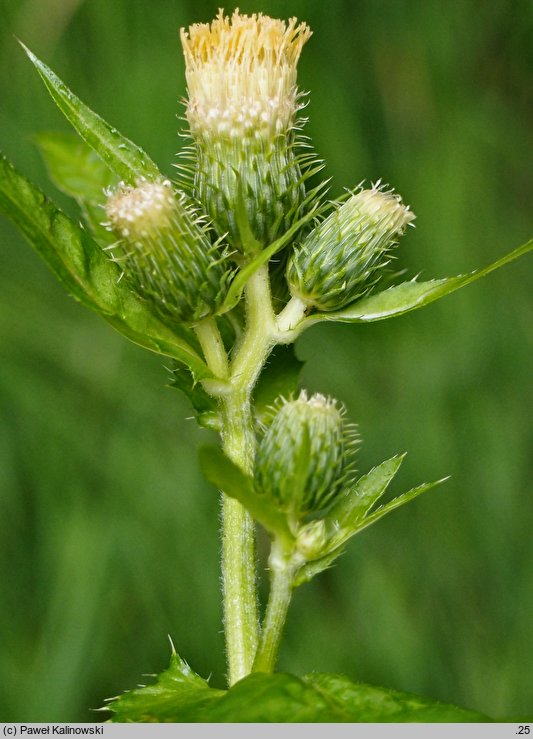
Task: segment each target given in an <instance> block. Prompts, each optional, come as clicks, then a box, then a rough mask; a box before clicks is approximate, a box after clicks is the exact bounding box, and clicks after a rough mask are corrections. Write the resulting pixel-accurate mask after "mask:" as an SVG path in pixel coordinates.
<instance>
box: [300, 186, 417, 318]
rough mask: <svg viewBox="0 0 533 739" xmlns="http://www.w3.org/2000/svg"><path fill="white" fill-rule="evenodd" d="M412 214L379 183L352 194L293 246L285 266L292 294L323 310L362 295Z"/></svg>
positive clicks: (381, 266) (383, 264)
mask: <svg viewBox="0 0 533 739" xmlns="http://www.w3.org/2000/svg"><path fill="white" fill-rule="evenodd" d="M414 218H415V216H414V213H412V211H411V210H410V209H409V207H408V206H406V205H404V204H403V202H402V199H401V197H400V196H399V195H398V194H397V193H395V192H394V191H393V190H388V189H386V187H384V186H381V185H380V184H379V183H377V184H376V185H373V186H372V187H371V188H370V189H367V190H363V189H360V190H358V191H357V192H355V193H353V194H352V195H350V197H348V199H347V200H345V201H344V202H343V203H342V204H338V205H337V206H336V207H335V208H334V210H333V212H332V213H330V215H329V216H328V217H327V218H326V219H325V220H323V221H322V222H321V223H319V224H318V225H317V226H316V227H315V228H314V229H313V231H311V233H309V234H308V236H307V237H306V239H305V240H304V241H303V243H302V244H300V245H299V246H298V247H297V248H296V249H295V251H294V254H293V255H292V257H291V259H290V260H289V263H288V267H287V281H288V283H289V287H290V291H291V294H292V295H293V296H295V297H297V298H299V299H300V300H302V301H303V303H305V304H306V305H307V306H308V307H310V308H316V309H318V310H321V311H333V310H338V309H340V308H342V307H344V306H345V305H347V304H348V303H351V302H353V301H355V300H357V299H358V298H361V297H362V296H363V295H365V294H366V293H367V292H368V291H369V290H370V289H371V287H372V286H373V285H374V284H375V283H376V281H377V280H379V278H380V276H381V270H382V269H383V268H384V267H385V266H386V265H387V264H388V262H389V261H390V251H391V249H392V248H393V247H394V246H395V245H396V243H397V240H398V237H399V236H401V235H402V234H403V233H404V231H405V228H406V226H407V225H409V224H411V223H412V221H413V220H414Z"/></svg>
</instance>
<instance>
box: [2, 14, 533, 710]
mask: <svg viewBox="0 0 533 739" xmlns="http://www.w3.org/2000/svg"><path fill="white" fill-rule="evenodd" d="M217 7H218V3H213V2H207V1H204V2H196V3H192V2H189V3H186V2H181V1H179V0H176V1H175V2H170V3H169V2H162V1H159V2H152V3H144V2H140V0H128V2H126V0H114V2H113V3H109V2H107V0H92V1H91V2H85V3H83V2H74V1H73V0H71V2H69V3H65V2H59V1H58V0H40V2H39V3H37V2H35V1H34V0H24V2H15V1H14V0H10V1H9V2H8V1H7V0H0V20H1V21H2V22H1V23H0V146H1V148H3V149H4V150H5V151H6V153H7V154H8V155H9V156H10V157H11V158H12V159H14V160H15V162H16V163H17V164H18V165H19V166H20V167H21V168H22V169H23V170H24V171H25V172H27V173H28V174H29V175H30V176H32V177H33V178H34V179H35V180H36V181H38V182H39V183H40V184H41V185H43V186H44V187H45V188H46V189H47V191H48V192H50V193H53V188H52V187H51V186H50V185H49V184H47V183H46V176H45V173H44V170H43V166H42V164H41V162H40V161H39V158H38V155H37V153H36V152H35V149H34V148H33V147H32V143H31V136H32V134H33V133H34V132H36V131H39V130H42V129H50V128H52V129H62V128H65V126H66V124H64V122H63V121H62V119H61V117H60V115H59V113H57V112H56V111H55V110H54V108H53V105H52V103H51V102H50V101H49V100H48V99H47V97H46V94H45V92H44V91H43V90H42V89H41V85H40V82H39V81H38V79H37V78H36V75H35V73H34V71H33V70H32V69H31V68H30V65H28V63H27V61H26V60H25V59H24V58H23V55H22V54H21V53H20V52H19V50H18V48H17V44H16V42H15V41H14V40H13V38H12V34H16V35H18V36H20V37H22V39H23V40H24V41H25V42H26V43H28V44H29V45H30V47H32V48H33V49H34V50H35V51H36V52H37V53H39V54H41V55H42V56H43V57H44V58H45V59H46V60H47V61H48V62H49V63H50V64H51V65H52V66H53V67H54V68H55V69H56V70H57V71H58V72H59V73H60V75H61V76H63V77H64V78H65V80H66V81H67V82H68V83H69V84H71V86H72V87H73V88H74V89H75V90H76V91H77V92H78V94H79V95H80V96H81V97H82V99H85V100H86V101H87V102H89V103H90V104H91V106H93V107H94V108H95V109H96V110H98V111H99V112H101V113H102V114H103V115H104V117H106V118H107V119H108V120H110V121H112V122H113V123H114V124H115V125H117V127H119V128H120V129H121V130H122V131H123V132H124V133H125V134H126V135H128V136H130V137H131V138H133V139H134V140H135V141H137V142H138V143H140V144H141V145H142V146H144V147H145V148H147V149H148V150H149V151H150V153H151V154H152V155H153V156H154V158H156V160H157V161H159V163H160V164H161V165H162V166H164V167H166V171H167V172H169V173H171V168H170V166H169V164H170V162H171V161H172V159H173V156H174V154H175V152H176V151H177V150H178V148H179V146H180V142H179V140H178V138H177V136H176V133H177V130H178V128H179V122H178V121H177V120H176V118H175V115H176V113H177V112H180V113H181V109H180V106H179V104H178V99H179V98H180V97H181V96H182V95H183V94H184V80H183V63H182V59H181V53H180V49H179V46H178V34H177V31H178V27H179V26H180V25H187V24H189V23H191V22H193V21H197V20H200V21H207V20H209V19H210V18H211V17H212V16H213V15H214V14H215V13H216V10H217ZM240 7H241V10H242V11H244V12H249V11H253V10H262V11H264V12H266V13H270V14H272V15H278V16H281V17H286V16H288V15H292V14H295V15H298V16H299V17H301V18H303V19H305V20H307V21H308V22H309V23H310V24H311V26H312V28H313V30H314V32H315V35H314V36H313V38H312V40H311V42H310V43H309V45H308V47H307V48H306V49H305V51H304V55H303V59H302V64H301V73H300V80H301V85H302V87H303V88H304V89H309V90H311V91H312V99H311V103H310V105H309V107H308V109H307V111H308V113H309V116H310V123H309V125H308V128H307V132H308V133H309V134H310V135H311V136H312V137H313V140H314V143H315V145H316V148H317V150H318V153H319V154H320V155H321V156H323V157H325V158H326V160H327V162H328V168H327V172H328V174H329V175H333V176H334V177H335V180H334V185H333V194H338V193H340V192H341V191H342V188H344V187H351V186H353V185H355V184H357V183H358V182H359V181H360V180H362V179H364V178H366V179H377V178H379V177H382V178H384V180H385V181H388V182H390V183H391V184H393V185H394V186H396V187H397V188H398V189H399V190H400V192H402V193H403V194H404V196H405V198H406V200H407V202H409V203H410V204H411V205H412V207H413V210H414V211H415V212H416V214H417V216H418V220H417V229H416V231H415V232H410V233H409V235H408V236H407V237H406V238H405V240H404V242H403V244H402V247H401V250H400V252H399V265H400V266H402V267H404V266H405V267H409V269H410V274H414V273H416V272H419V271H422V272H423V275H424V276H427V277H430V276H444V275H447V274H454V273H457V272H460V271H464V270H468V269H471V268H474V267H475V266H477V265H481V264H483V263H485V262H488V261H490V260H492V259H494V258H496V257H497V256H498V255H500V254H502V253H503V252H505V251H507V250H510V249H511V248H512V247H514V246H516V245H518V244H519V243H522V242H523V241H525V240H526V239H527V238H529V237H530V236H531V231H532V230H533V229H532V219H531V208H530V202H531V193H532V184H533V183H532V175H531V153H532V143H533V141H532V131H533V126H532V123H533V100H532V98H531V95H530V80H531V74H532V72H533V57H532V54H533V51H532V49H531V44H530V38H531V32H532V30H533V9H532V7H531V5H530V4H529V3H528V2H525V0H519V1H518V2H516V3H514V4H513V5H512V7H511V6H510V5H509V4H508V3H506V2H504V1H503V0H493V1H492V2H491V3H478V2H474V0H468V1H467V2H464V1H461V2H459V1H458V2H450V3H446V4H445V5H443V4H442V3H439V2H437V0H428V1H427V2H425V3H417V2H415V0H401V1H400V2H395V3H391V2H385V0H381V1H379V0H361V1H360V2H356V3H347V2H335V1H334V2H332V3H329V4H324V3H318V2H309V1H308V2H303V0H295V1H294V2H291V3H286V2H283V3H282V2H281V1H278V2H274V0H270V1H265V2H263V3H262V4H261V6H258V5H254V4H252V3H250V2H246V3H244V2H243V3H241V4H240ZM227 9H228V10H230V9H231V8H229V7H228V8H227ZM54 197H56V199H57V200H58V201H59V202H61V203H62V204H63V205H65V201H64V200H63V199H62V198H61V197H60V196H58V195H56V194H54ZM0 229H1V230H0V240H1V249H0V264H1V269H0V337H1V338H0V340H1V357H2V361H1V362H0V413H1V429H0V470H1V473H0V496H1V497H0V506H1V510H0V521H1V524H0V526H1V541H2V546H1V548H0V592H1V604H2V605H1V607H0V633H1V635H2V638H1V640H0V652H1V653H0V684H1V685H2V690H1V691H0V719H1V720H3V721H15V720H20V721H32V720H33V721H45V720H56V721H68V720H91V716H92V714H91V713H90V712H89V710H88V709H89V708H91V707H98V705H100V704H101V702H102V700H103V699H104V698H105V697H106V696H109V695H113V694H116V693H117V692H119V691H120V690H122V689H124V688H126V687H129V686H133V685H134V684H136V682H137V681H138V680H139V679H140V675H141V673H143V672H144V673H146V672H155V671H157V670H160V669H161V668H163V667H164V666H165V664H166V661H167V658H168V644H167V642H166V635H167V634H170V635H171V636H172V638H173V639H174V641H175V643H176V646H177V648H178V650H179V651H180V652H182V653H183V655H184V657H186V658H187V659H188V660H189V661H190V662H191V664H192V665H193V667H194V668H195V669H196V670H198V671H199V672H201V673H202V674H204V675H208V674H210V673H212V674H213V684H222V682H223V672H224V665H223V654H222V650H223V644H222V642H223V640H222V635H221V633H220V629H221V626H220V605H219V593H218V543H217V539H216V530H217V525H218V520H217V519H218V502H217V500H216V494H215V492H214V491H213V490H211V489H210V488H209V487H208V486H207V485H206V484H204V483H203V482H202V481H201V479H200V477H199V472H198V466H197V463H196V457H195V448H196V446H197V444H198V443H199V442H200V441H201V440H202V439H204V438H205V437H206V433H207V432H201V431H197V430H196V429H195V427H194V425H193V422H191V421H187V420H185V419H186V416H188V415H189V409H188V407H187V404H186V403H185V402H184V401H182V399H181V398H180V397H179V396H178V395H177V394H176V393H174V392H173V391H171V390H169V389H166V388H165V387H164V385H165V382H166V373H165V370H164V369H163V368H162V362H161V361H160V360H159V359H158V358H157V357H154V356H151V355H149V354H146V353H143V352H142V350H140V349H137V348H135V347H133V346H131V345H128V344H127V343H126V342H125V341H124V340H122V339H121V338H120V337H119V336H118V335H116V334H114V333H113V332H112V330H111V329H110V328H108V327H107V326H106V325H104V323H103V322H101V321H100V320H99V319H98V318H97V317H95V316H92V315H90V314H88V313H87V312H85V311H84V310H82V309H81V308H80V307H79V306H77V305H76V304H75V303H74V302H73V301H72V300H70V299H69V298H68V297H66V296H65V295H64V294H63V293H62V290H61V288H60V287H59V286H58V285H56V284H55V282H54V279H53V277H52V276H51V275H50V274H49V273H48V272H47V271H46V269H45V267H44V266H42V265H41V263H40V262H39V261H38V258H37V257H36V256H35V255H33V254H32V253H31V251H30V249H29V248H28V247H27V246H26V245H25V244H24V243H23V242H22V241H21V239H20V238H19V236H18V235H17V234H16V233H15V231H14V229H12V228H11V226H10V225H9V224H7V223H6V222H5V221H2V222H1V223H0ZM531 276H532V270H531V260H530V259H525V260H522V261H521V262H519V263H517V264H515V265H511V266H510V267H507V268H505V270H503V271H502V272H501V273H496V274H494V275H492V276H491V277H490V278H489V279H488V280H486V281H483V282H482V283H478V284H476V285H475V286H473V287H471V288H468V290H466V291H464V292H462V293H460V294H458V295H456V296H454V297H450V298H448V299H446V300H445V301H443V302H442V303H438V304H436V305H434V306H431V307H429V308H427V309H426V310H425V311H421V312H420V313H416V314H413V315H410V316H406V317H404V318H401V319H397V320H396V321H390V322H387V323H384V324H375V325H370V326H363V327H345V326H328V327H324V328H323V327H316V328H314V329H312V330H311V331H310V332H309V334H308V335H306V336H304V337H303V338H302V339H301V341H300V344H299V352H300V354H301V355H302V356H303V357H305V358H307V359H308V360H309V361H308V365H307V367H306V369H305V371H304V379H305V382H306V384H307V385H308V386H309V387H310V388H311V389H313V390H314V389H316V390H318V389H320V390H321V391H325V392H329V393H332V394H335V395H337V396H338V397H340V398H341V399H342V400H344V401H345V402H346V404H347V405H348V408H349V411H350V416H351V418H352V419H353V420H355V421H357V422H358V423H359V425H360V430H361V433H362V435H363V437H364V440H365V443H364V446H363V447H362V450H361V453H360V465H359V467H360V469H361V470H366V469H368V468H369V467H370V466H372V465H373V464H374V463H376V462H379V461H381V460H382V459H384V458H385V457H386V456H387V455H391V454H393V453H395V452H397V451H401V450H407V451H408V452H409V456H408V458H407V460H406V462H405V466H404V467H405V468H404V469H403V470H402V473H401V475H400V477H399V480H398V485H397V487H396V490H400V489H401V488H407V487H408V486H409V485H413V484H416V483H418V482H420V481H422V480H427V479H432V478H435V477H440V476H443V475H446V474H451V475H452V479H451V481H450V482H448V483H447V485H446V486H445V487H443V488H442V489H439V490H438V491H437V492H434V493H431V494H429V495H428V497H427V498H425V499H422V500H420V501H418V502H416V503H414V504H412V505H411V506H409V507H408V508H407V509H405V510H402V511H401V512H398V513H396V514H394V516H393V517H391V518H390V519H388V520H387V521H385V522H384V523H382V524H380V525H379V526H378V527H376V528H375V529H370V530H369V531H367V532H365V533H363V534H362V535H361V536H360V537H359V539H358V540H356V541H355V542H354V543H353V544H352V545H351V547H350V550H349V553H348V554H347V555H346V556H345V557H344V558H343V559H342V560H341V561H340V563H339V565H338V566H337V567H336V568H335V569H333V570H332V571H330V572H329V573H326V575H325V576H322V578H321V579H318V580H317V581H316V582H315V583H313V584H312V585H309V586H305V587H303V588H302V589H301V590H300V591H298V592H297V593H296V597H295V604H294V608H293V610H292V612H291V615H290V619H289V624H288V630H287V638H286V642H285V646H284V650H283V656H282V660H281V665H280V667H281V669H286V670H292V671H295V672H299V673H303V672H305V671H309V670H311V669H319V670H331V671H334V670H341V671H344V672H346V673H348V674H349V675H350V676H352V677H355V678H357V679H361V680H367V681H372V682H374V683H377V684H382V685H390V686H391V687H395V688H400V689H403V690H413V691H419V692H422V693H426V694H428V695H432V696H433V697H435V698H440V699H442V700H446V701H455V702H457V703H461V704H465V705H467V706H469V707H471V708H475V709H479V710H481V711H485V712H487V713H489V714H491V715H495V716H505V715H513V716H519V715H521V714H525V715H527V714H528V713H529V714H530V713H531V710H532V707H533V700H532V696H531V660H532V657H533V629H532V628H531V612H532V607H533V582H532V581H533V578H532V576H531V573H532V572H533V538H532V537H531V524H532V521H533V502H532V498H531V483H530V480H531V472H532V470H531V465H530V459H531V448H532V443H531V442H532V425H531V419H530V415H531V413H530V407H531V399H532V398H531V384H530V367H531V359H532V351H531V349H532V347H531V337H530V332H529V331H528V328H530V326H531V319H532V303H531Z"/></svg>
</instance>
